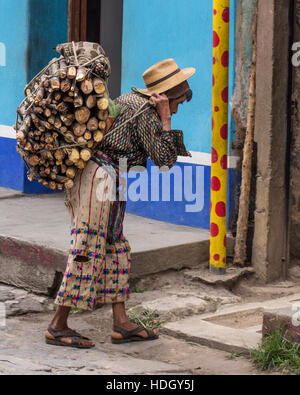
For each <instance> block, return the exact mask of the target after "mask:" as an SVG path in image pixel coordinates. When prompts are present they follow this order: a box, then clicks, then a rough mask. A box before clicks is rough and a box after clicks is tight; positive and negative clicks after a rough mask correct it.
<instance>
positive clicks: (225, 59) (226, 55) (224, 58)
mask: <svg viewBox="0 0 300 395" xmlns="http://www.w3.org/2000/svg"><path fill="white" fill-rule="evenodd" d="M221 63H222V65H223V66H224V67H228V64H229V52H228V51H225V52H224V53H223V55H222V57H221Z"/></svg>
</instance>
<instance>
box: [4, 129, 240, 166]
mask: <svg viewBox="0 0 300 395" xmlns="http://www.w3.org/2000/svg"><path fill="white" fill-rule="evenodd" d="M1 137H4V138H7V139H14V140H15V139H16V132H15V130H14V129H13V128H12V127H11V126H5V125H0V138H1ZM190 152H191V154H192V157H191V158H190V157H189V156H178V159H177V162H180V163H191V164H193V165H202V166H211V154H207V153H205V152H197V151H190ZM238 161H239V157H237V156H229V157H228V164H227V165H228V168H229V169H235V168H236V167H237V163H238Z"/></svg>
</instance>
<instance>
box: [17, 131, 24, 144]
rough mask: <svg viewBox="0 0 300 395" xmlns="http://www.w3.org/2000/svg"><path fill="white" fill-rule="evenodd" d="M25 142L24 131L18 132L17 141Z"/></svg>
mask: <svg viewBox="0 0 300 395" xmlns="http://www.w3.org/2000/svg"><path fill="white" fill-rule="evenodd" d="M24 140H25V134H24V132H22V131H20V132H18V133H17V141H18V142H20V141H24Z"/></svg>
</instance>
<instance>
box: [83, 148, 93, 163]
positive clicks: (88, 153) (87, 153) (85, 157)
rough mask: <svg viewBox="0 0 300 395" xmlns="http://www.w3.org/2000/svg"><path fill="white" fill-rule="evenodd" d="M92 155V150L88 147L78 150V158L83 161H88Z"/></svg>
mask: <svg viewBox="0 0 300 395" xmlns="http://www.w3.org/2000/svg"><path fill="white" fill-rule="evenodd" d="M91 157H92V151H91V150H89V149H83V150H81V152H80V158H81V159H82V160H83V161H84V162H88V161H89V160H90V159H91Z"/></svg>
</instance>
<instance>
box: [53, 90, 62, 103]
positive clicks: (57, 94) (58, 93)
mask: <svg viewBox="0 0 300 395" xmlns="http://www.w3.org/2000/svg"><path fill="white" fill-rule="evenodd" d="M53 97H54V100H55V101H57V102H59V101H60V100H61V93H60V92H55V93H54V96H53Z"/></svg>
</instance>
